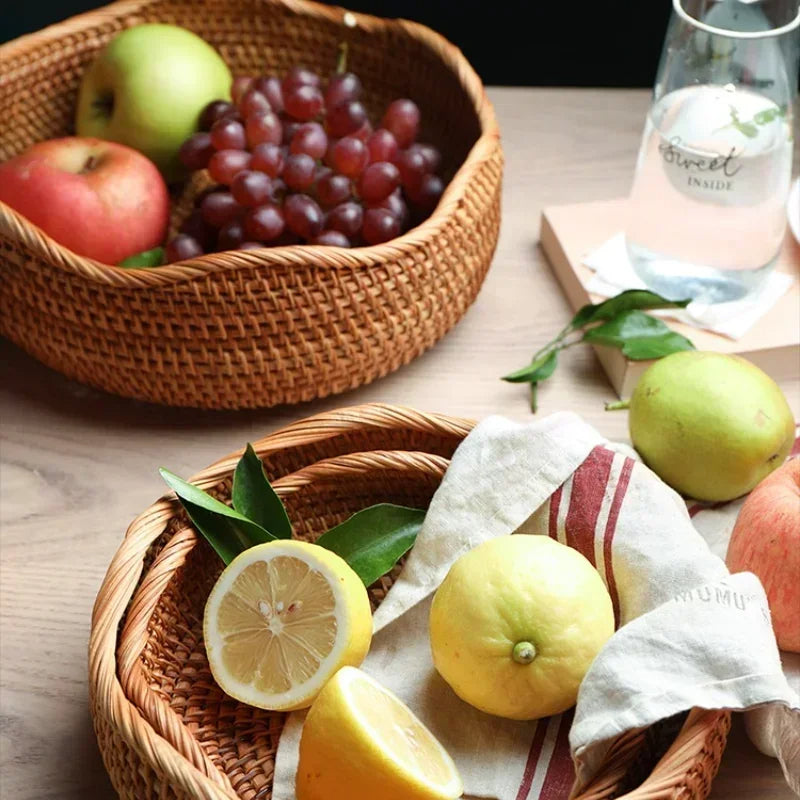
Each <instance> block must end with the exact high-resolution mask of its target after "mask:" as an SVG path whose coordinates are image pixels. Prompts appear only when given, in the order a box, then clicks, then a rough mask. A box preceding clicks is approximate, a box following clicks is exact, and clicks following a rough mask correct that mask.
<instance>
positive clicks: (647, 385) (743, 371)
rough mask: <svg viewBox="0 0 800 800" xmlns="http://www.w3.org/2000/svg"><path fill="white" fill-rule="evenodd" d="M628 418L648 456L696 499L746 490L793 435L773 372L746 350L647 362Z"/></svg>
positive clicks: (774, 464) (779, 459)
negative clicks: (750, 358) (756, 362)
mask: <svg viewBox="0 0 800 800" xmlns="http://www.w3.org/2000/svg"><path fill="white" fill-rule="evenodd" d="M628 426H629V430H630V435H631V439H632V441H633V444H634V446H635V447H636V449H637V450H638V451H639V454H640V455H641V456H642V458H643V459H644V461H645V463H646V464H647V465H648V466H649V467H650V468H651V469H652V470H653V471H654V472H655V473H656V474H657V475H658V476H659V477H660V478H661V479H662V480H663V481H665V482H666V483H668V484H669V485H670V486H672V488H673V489H677V490H678V491H679V492H681V493H682V494H684V495H688V496H689V497H694V498H696V499H697V500H710V501H724V500H732V499H733V498H734V497H739V496H740V495H743V494H746V493H747V492H749V491H750V490H751V489H752V488H753V487H754V486H755V485H756V484H758V483H759V482H760V481H761V480H763V479H764V478H765V477H766V476H767V475H769V474H770V473H771V472H772V471H773V470H775V469H777V468H778V467H779V466H780V465H781V464H782V463H783V462H784V461H785V460H786V457H787V456H788V455H789V452H790V451H791V449H792V444H793V442H794V417H793V416H792V411H791V409H790V408H789V404H788V403H787V402H786V398H785V397H784V396H783V393H782V392H781V390H780V388H779V387H778V385H777V384H776V383H775V381H773V380H772V378H770V377H769V375H767V374H766V373H764V372H762V371H761V370H760V369H759V368H758V367H756V366H755V365H753V364H751V363H750V362H749V361H745V359H743V358H739V357H737V356H728V355H723V354H722V353H705V352H699V351H696V350H689V351H686V352H682V353H673V354H672V355H670V356H667V357H666V358H662V359H660V360H659V361H656V362H655V364H653V366H651V367H649V368H648V369H647V371H646V372H645V373H644V375H642V377H641V378H640V379H639V383H638V384H637V385H636V388H635V389H634V392H633V395H632V396H631V401H630V416H629V418H628Z"/></svg>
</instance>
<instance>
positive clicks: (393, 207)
mask: <svg viewBox="0 0 800 800" xmlns="http://www.w3.org/2000/svg"><path fill="white" fill-rule="evenodd" d="M370 208H385V209H387V210H388V211H391V212H392V214H394V215H395V216H396V217H397V219H399V220H400V227H401V228H405V226H406V225H407V224H408V206H407V205H406V201H405V200H404V199H403V192H402V190H400V189H395V190H394V191H393V192H392V193H391V194H390V195H389V196H388V197H385V198H384V199H383V200H381V201H380V202H379V203H373V204H370Z"/></svg>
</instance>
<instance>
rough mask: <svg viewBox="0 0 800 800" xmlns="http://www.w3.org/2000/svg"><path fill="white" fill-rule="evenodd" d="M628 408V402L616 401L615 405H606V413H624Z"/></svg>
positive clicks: (629, 405)
mask: <svg viewBox="0 0 800 800" xmlns="http://www.w3.org/2000/svg"><path fill="white" fill-rule="evenodd" d="M630 407H631V401H630V400H617V401H616V403H606V411H624V410H625V409H627V408H630Z"/></svg>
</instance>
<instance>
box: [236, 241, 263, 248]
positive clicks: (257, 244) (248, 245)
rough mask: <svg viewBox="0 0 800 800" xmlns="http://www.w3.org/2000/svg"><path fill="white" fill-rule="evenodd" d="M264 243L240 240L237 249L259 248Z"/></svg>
mask: <svg viewBox="0 0 800 800" xmlns="http://www.w3.org/2000/svg"><path fill="white" fill-rule="evenodd" d="M262 247H264V245H263V244H262V243H261V242H242V243H241V244H240V245H239V246H238V247H237V248H236V249H237V250H260V249H261V248H262Z"/></svg>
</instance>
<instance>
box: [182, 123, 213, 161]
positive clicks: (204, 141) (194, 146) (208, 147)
mask: <svg viewBox="0 0 800 800" xmlns="http://www.w3.org/2000/svg"><path fill="white" fill-rule="evenodd" d="M213 155H214V145H213V144H211V136H210V134H208V133H205V132H203V133H195V134H194V136H190V137H189V138H188V139H187V140H186V141H185V142H184V143H183V144H182V145H181V149H180V150H179V151H178V158H180V160H181V164H183V166H184V167H186V169H190V170H197V169H205V168H206V167H207V166H208V161H209V159H210V158H211V156H213Z"/></svg>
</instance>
